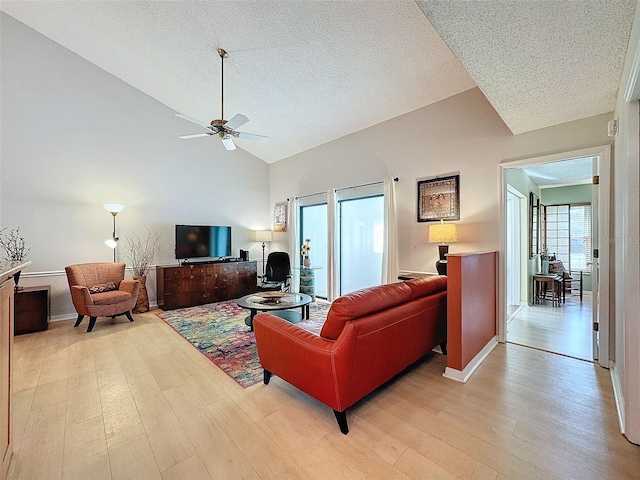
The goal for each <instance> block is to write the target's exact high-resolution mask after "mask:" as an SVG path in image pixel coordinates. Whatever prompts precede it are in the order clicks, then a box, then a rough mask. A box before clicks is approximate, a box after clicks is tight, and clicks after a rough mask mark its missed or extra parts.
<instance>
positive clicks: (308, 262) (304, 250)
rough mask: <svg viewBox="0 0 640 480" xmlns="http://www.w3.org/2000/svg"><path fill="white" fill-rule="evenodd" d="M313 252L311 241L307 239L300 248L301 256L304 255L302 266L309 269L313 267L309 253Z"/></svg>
mask: <svg viewBox="0 0 640 480" xmlns="http://www.w3.org/2000/svg"><path fill="white" fill-rule="evenodd" d="M310 251H311V239H310V238H305V239H304V243H303V244H302V245H301V246H300V254H301V255H302V265H304V266H305V267H307V268H309V267H310V266H311V259H310V258H309V252H310Z"/></svg>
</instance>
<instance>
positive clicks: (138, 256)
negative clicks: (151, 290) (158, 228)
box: [125, 227, 160, 313]
mask: <svg viewBox="0 0 640 480" xmlns="http://www.w3.org/2000/svg"><path fill="white" fill-rule="evenodd" d="M144 228H145V229H146V230H147V238H146V239H145V240H144V241H143V240H142V239H141V238H140V237H139V236H138V235H137V234H136V233H135V232H132V234H131V236H129V235H127V244H128V250H129V254H128V255H127V254H125V257H127V258H128V259H129V261H130V263H131V268H132V269H133V279H134V280H138V281H139V282H140V293H139V294H138V301H137V303H136V306H135V307H134V308H133V313H142V312H148V311H149V295H148V293H147V271H148V270H149V267H150V266H151V264H152V263H153V260H154V258H155V256H156V252H157V251H158V242H159V241H160V234H159V233H156V232H152V231H150V230H149V229H148V228H147V227H144Z"/></svg>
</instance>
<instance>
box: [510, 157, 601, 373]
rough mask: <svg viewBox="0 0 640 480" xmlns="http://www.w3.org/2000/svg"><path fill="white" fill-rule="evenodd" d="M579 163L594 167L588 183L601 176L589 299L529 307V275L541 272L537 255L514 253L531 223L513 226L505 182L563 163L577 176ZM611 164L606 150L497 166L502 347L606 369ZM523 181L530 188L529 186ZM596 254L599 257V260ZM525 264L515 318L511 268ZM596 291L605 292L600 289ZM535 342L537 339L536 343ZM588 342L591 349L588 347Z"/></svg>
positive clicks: (571, 298) (525, 220) (596, 198)
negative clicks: (527, 171)
mask: <svg viewBox="0 0 640 480" xmlns="http://www.w3.org/2000/svg"><path fill="white" fill-rule="evenodd" d="M579 159H585V160H584V161H583V163H584V162H587V166H589V165H593V167H592V168H588V171H587V178H588V177H590V176H591V175H590V174H592V173H593V174H595V175H599V177H600V182H599V183H600V184H599V185H598V186H594V187H588V188H589V189H592V191H593V232H592V233H593V246H594V248H593V250H592V252H590V253H595V255H594V258H593V266H592V267H591V271H590V272H589V273H590V277H591V279H592V283H593V295H591V296H589V295H584V297H583V302H579V297H577V296H575V297H574V296H569V297H568V298H567V300H566V303H563V304H561V306H559V307H558V306H555V307H554V306H552V304H551V302H549V303H548V305H537V304H536V305H535V307H533V306H532V305H533V304H534V298H533V296H534V295H533V281H532V276H533V274H534V273H538V272H540V268H541V264H540V258H539V252H535V254H533V255H529V253H528V252H526V250H527V249H522V248H520V249H518V248H517V246H515V245H514V238H515V237H514V232H516V231H518V230H519V231H520V232H522V231H523V230H524V229H523V224H524V223H527V224H528V221H529V220H528V218H522V217H521V218H520V221H519V226H520V229H518V228H517V226H516V224H515V222H517V221H518V220H517V217H516V216H515V214H514V212H513V205H512V206H511V207H510V206H509V204H510V203H512V204H513V203H514V202H515V199H514V198H513V192H512V191H511V192H510V191H509V190H510V187H509V180H508V179H509V178H510V177H511V178H513V177H514V174H515V173H517V172H524V170H525V169H530V167H536V168H537V169H542V170H544V168H545V166H549V168H550V169H551V170H553V169H552V168H551V167H556V168H557V167H559V166H562V164H563V163H565V162H567V165H568V166H569V170H570V171H572V172H573V173H575V170H576V169H575V168H574V165H573V164H571V162H574V163H575V162H576V161H578V160H579ZM609 164H610V160H609V146H602V147H594V148H590V149H585V150H581V151H575V152H567V153H564V154H557V155H550V156H545V157H538V158H530V159H523V160H518V161H511V162H509V161H505V162H503V163H501V165H500V166H501V167H502V168H501V173H502V185H503V190H502V207H503V208H502V212H503V217H502V218H503V220H502V225H503V228H502V231H503V236H502V247H503V248H502V249H501V250H502V252H503V255H501V256H500V257H501V258H500V268H501V272H502V275H501V276H502V280H501V282H500V295H499V297H500V300H499V301H500V305H499V310H500V316H499V325H498V332H499V339H500V341H501V342H506V341H511V342H514V343H519V344H524V345H527V346H531V347H533V348H539V349H543V350H547V351H551V352H554V353H560V354H563V355H568V356H573V357H577V358H582V359H585V360H595V361H598V363H600V364H601V365H602V366H605V367H608V363H609V352H608V334H609V323H608V301H609V299H608V284H609V282H608V249H607V248H603V246H604V245H605V243H604V241H605V240H606V239H607V238H608V225H609V220H608V219H609V215H608V209H609V203H608V199H609ZM526 181H529V182H531V183H530V184H527V183H526ZM526 181H525V182H521V183H520V185H519V186H518V187H519V188H518V190H519V191H520V193H521V195H523V196H524V195H527V196H528V193H529V192H530V191H535V189H536V188H539V187H537V184H536V183H535V182H534V181H533V180H531V179H528V180H526ZM581 183H585V182H584V181H582V182H581ZM568 184H571V178H569V179H568V180H566V181H565V183H564V186H567V185H568ZM523 190H524V191H523ZM538 193H539V191H538ZM543 203H544V202H543ZM599 225H600V226H602V225H604V226H606V228H601V229H598V226H599ZM527 227H528V225H527ZM525 243H529V242H525ZM517 251H520V252H521V253H520V257H518V256H517V255H516V252H517ZM525 252H526V253H525ZM598 252H599V255H597V253H598ZM598 257H599V258H598ZM523 263H524V265H525V267H524V268H523V269H522V271H521V275H520V280H521V285H523V287H524V288H521V295H520V300H521V301H522V302H523V303H525V304H528V306H526V307H524V308H523V309H522V310H521V311H519V312H518V313H517V314H513V313H512V311H513V310H514V307H513V305H514V302H515V300H514V293H513V292H514V284H513V282H514V280H513V271H514V269H515V268H514V267H516V266H517V265H522V264H523ZM605 265H606V267H605ZM599 286H602V287H604V288H600V289H599V288H598V287H599ZM576 300H577V301H576ZM536 337H537V340H535V338H536ZM590 338H591V342H590V341H589V340H590ZM591 343H592V345H590V344H591Z"/></svg>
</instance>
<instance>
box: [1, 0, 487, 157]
mask: <svg viewBox="0 0 640 480" xmlns="http://www.w3.org/2000/svg"><path fill="white" fill-rule="evenodd" d="M0 8H1V9H2V10H3V11H4V12H5V13H7V14H9V15H11V16H13V17H14V18H16V19H17V20H19V21H21V22H22V23H24V24H26V25H28V26H30V27H31V28H33V29H35V30H37V31H38V32H40V33H42V34H43V35H45V36H47V37H49V38H51V39H52V40H54V41H56V42H57V43H59V44H61V45H63V46H65V47H66V48H68V49H69V50H71V51H73V52H75V53H77V54H78V55H80V56H81V57H83V58H85V59H87V60H89V61H90V62H92V63H94V64H95V65H97V66H99V67H101V68H102V69H104V70H106V71H107V72H109V73H111V74H113V75H115V76H116V77H118V78H120V79H122V80H124V81H125V82H127V83H129V84H130V85H132V86H134V87H136V88H137V89H139V90H141V91H142V92H144V93H146V94H148V95H149V96H151V97H153V98H155V99H157V100H159V101H160V102H162V103H164V104H165V105H167V106H169V107H170V108H172V109H174V110H175V111H176V112H180V113H184V114H186V115H189V116H191V117H195V118H197V119H200V120H203V121H206V122H207V123H208V122H209V121H210V120H213V119H217V118H220V57H219V56H218V54H217V52H216V49H217V48H219V47H221V48H224V49H225V50H227V52H228V53H229V57H228V58H227V59H226V60H225V64H224V65H225V70H224V80H225V88H224V93H225V99H224V112H225V117H226V119H227V120H229V119H230V118H231V117H232V116H233V115H235V114H236V113H242V114H244V115H246V116H247V117H248V118H249V120H250V121H249V123H247V124H246V125H243V126H242V127H241V128H240V129H239V130H241V131H244V132H250V133H256V134H260V135H267V136H269V137H271V142H270V143H268V144H258V143H254V142H249V141H243V140H238V141H237V142H236V144H237V146H238V147H239V148H242V149H244V150H246V151H248V152H250V153H252V154H254V155H256V156H257V157H259V158H262V159H263V160H265V161H266V162H269V163H271V162H274V161H277V160H280V159H282V158H286V157H288V156H291V155H293V154H296V153H299V152H301V151H304V150H307V149H309V148H312V147H314V146H317V145H321V144H323V143H326V142H329V141H331V140H334V139H336V138H340V137H343V136H345V135H347V134H349V133H353V132H356V131H359V130H362V129H364V128H367V127H369V126H371V125H375V124H377V123H380V122H383V121H385V120H388V119H390V118H393V117H396V116H399V115H402V114H404V113H407V112H410V111H412V110H415V109H418V108H421V107H423V106H425V105H429V104H431V103H434V102H437V101H439V100H442V99H444V98H447V97H449V96H452V95H455V94H457V93H460V92H462V91H464V90H467V89H469V88H473V87H474V86H475V84H474V83H473V81H472V80H471V79H470V78H469V76H468V75H467V73H466V71H465V70H464V68H463V67H462V65H460V63H459V62H458V61H457V59H456V58H455V57H454V56H453V54H452V53H451V51H450V50H449V49H448V47H447V46H446V45H445V44H444V42H443V41H442V40H441V39H440V37H439V36H438V35H437V34H436V32H435V31H434V30H433V27H431V25H430V24H429V22H428V21H427V19H426V18H425V16H424V14H423V13H422V12H421V10H420V9H419V8H418V6H417V5H416V4H415V3H414V2H407V1H400V2H398V1H393V2H389V1H383V2H371V1H338V2H324V1H323V2H317V1H314V2H300V1H278V2H268V1H262V0H261V1H235V2H228V1H180V2H171V1H128V2H95V1H80V2H68V1H56V2H53V1H42V2H29V1H18V2H12V1H2V2H1V3H0ZM175 121H176V122H178V123H179V124H183V125H184V134H191V133H199V132H202V131H204V130H203V129H202V128H200V127H198V126H197V125H193V124H191V123H188V122H186V121H184V120H181V119H179V118H176V119H175ZM184 141H190V142H214V141H217V139H216V138H215V137H212V138H197V139H193V140H184Z"/></svg>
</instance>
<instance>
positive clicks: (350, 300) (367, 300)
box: [320, 282, 413, 340]
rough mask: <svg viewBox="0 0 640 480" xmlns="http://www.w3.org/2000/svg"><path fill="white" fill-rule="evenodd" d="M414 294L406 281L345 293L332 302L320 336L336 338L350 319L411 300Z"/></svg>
mask: <svg viewBox="0 0 640 480" xmlns="http://www.w3.org/2000/svg"><path fill="white" fill-rule="evenodd" d="M412 295H413V292H412V290H411V288H409V287H408V286H407V284H406V282H402V283H389V284H387V285H380V286H376V287H371V288H365V289H362V290H357V291H355V292H351V293H348V294H346V295H343V296H341V297H340V298H337V299H336V300H335V301H334V302H333V303H332V304H331V308H330V309H329V313H328V314H327V320H326V321H325V322H324V325H323V327H322V330H321V331H320V336H321V337H324V338H328V339H330V340H335V339H336V338H338V336H339V335H340V332H342V329H343V328H344V325H345V323H346V322H348V321H349V320H354V319H356V318H360V317H363V316H365V315H369V314H371V313H375V312H379V311H380V310H385V309H387V308H390V307H393V306H395V305H399V304H401V303H405V302H409V301H410V300H411V298H412Z"/></svg>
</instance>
